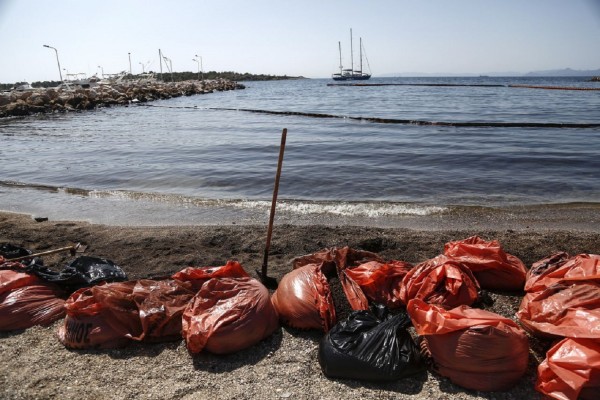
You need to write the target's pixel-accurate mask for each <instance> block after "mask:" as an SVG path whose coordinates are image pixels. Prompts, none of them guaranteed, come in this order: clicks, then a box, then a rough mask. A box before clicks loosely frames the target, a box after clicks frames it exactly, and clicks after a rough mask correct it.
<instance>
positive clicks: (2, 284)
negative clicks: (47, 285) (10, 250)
mask: <svg viewBox="0 0 600 400" xmlns="http://www.w3.org/2000/svg"><path fill="white" fill-rule="evenodd" d="M2 261H3V259H2V256H0V295H1V294H4V293H6V292H10V291H11V290H15V289H18V288H20V287H23V286H29V285H38V284H40V283H42V280H41V279H39V278H38V277H37V276H35V275H33V274H29V273H27V272H26V271H25V266H23V265H21V264H19V263H10V264H9V263H3V262H2Z"/></svg>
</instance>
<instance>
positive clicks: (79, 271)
mask: <svg viewBox="0 0 600 400" xmlns="http://www.w3.org/2000/svg"><path fill="white" fill-rule="evenodd" d="M30 254H31V251H29V250H27V249H25V248H22V247H18V246H14V245H12V244H9V243H4V244H1V245H0V331H6V330H15V329H26V328H30V327H32V326H35V325H42V326H48V325H50V324H52V323H53V322H55V321H57V320H59V319H61V318H63V317H64V316H65V313H66V309H65V300H66V299H67V297H68V296H69V294H70V293H71V292H72V291H73V290H75V289H77V288H80V287H84V286H89V285H94V284H97V283H99V282H112V281H120V280H124V279H126V275H125V273H124V272H123V270H122V269H121V268H120V267H119V266H117V265H115V264H114V263H113V262H112V261H109V260H105V259H102V258H97V257H85V256H83V257H78V258H76V259H75V260H73V261H72V262H71V263H70V264H68V265H66V266H65V267H64V269H63V270H62V271H61V272H54V271H52V270H50V269H48V268H46V267H45V266H44V264H43V260H42V259H41V258H39V257H31V258H26V259H24V260H19V261H12V260H13V259H20V258H22V257H26V256H28V255H30Z"/></svg>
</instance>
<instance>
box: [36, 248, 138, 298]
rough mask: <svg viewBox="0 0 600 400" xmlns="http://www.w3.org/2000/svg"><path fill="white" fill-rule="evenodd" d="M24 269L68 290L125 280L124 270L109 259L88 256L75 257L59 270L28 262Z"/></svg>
mask: <svg viewBox="0 0 600 400" xmlns="http://www.w3.org/2000/svg"><path fill="white" fill-rule="evenodd" d="M26 270H27V272H30V273H33V274H35V275H37V276H38V277H39V278H41V279H43V280H45V281H47V282H52V283H55V284H57V285H58V286H60V287H61V288H63V289H65V290H67V291H69V292H73V291H75V290H77V289H80V288H83V287H87V286H93V285H97V284H99V283H101V282H107V283H110V282H123V281H126V280H127V275H126V274H125V272H123V270H122V269H121V267H119V266H118V265H116V264H115V263H114V262H112V261H111V260H107V259H105V258H99V257H90V256H81V257H77V258H76V259H75V260H73V261H72V262H71V263H70V264H68V265H67V266H66V267H65V268H64V269H63V270H62V271H60V272H56V271H52V270H51V269H49V268H47V267H44V266H43V265H40V264H30V265H28V266H27V268H26Z"/></svg>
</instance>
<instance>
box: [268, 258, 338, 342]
mask: <svg viewBox="0 0 600 400" xmlns="http://www.w3.org/2000/svg"><path fill="white" fill-rule="evenodd" d="M272 302H273V306H274V307H275V309H276V310H277V313H278V314H279V318H280V320H281V321H282V322H283V323H284V324H286V325H289V326H291V327H293V328H298V329H321V330H323V331H325V332H327V331H329V329H331V327H332V326H333V325H334V324H335V323H336V314H335V306H334V304H333V297H332V295H331V288H330V287H329V283H328V282H327V278H326V277H325V274H323V272H322V270H321V265H318V264H308V265H305V266H303V267H299V268H297V269H294V270H293V271H291V272H288V273H287V274H285V275H284V276H283V278H281V281H280V282H279V286H278V287H277V290H276V291H275V292H274V293H273V297H272Z"/></svg>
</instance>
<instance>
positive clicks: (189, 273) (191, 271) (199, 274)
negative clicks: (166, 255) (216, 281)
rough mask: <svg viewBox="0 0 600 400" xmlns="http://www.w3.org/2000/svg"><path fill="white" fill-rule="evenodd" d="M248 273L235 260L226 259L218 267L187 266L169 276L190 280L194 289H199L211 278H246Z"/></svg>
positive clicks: (184, 280) (185, 280)
mask: <svg viewBox="0 0 600 400" xmlns="http://www.w3.org/2000/svg"><path fill="white" fill-rule="evenodd" d="M249 276H250V275H248V273H247V272H246V271H245V270H244V268H243V267H242V265H241V264H240V263H239V262H237V261H227V263H226V264H225V265H223V266H220V267H188V268H185V269H183V270H181V271H179V272H177V273H175V274H173V275H172V276H171V278H172V279H177V280H180V281H183V282H190V283H191V284H192V286H193V289H194V290H195V291H198V290H200V288H201V287H202V285H203V284H204V282H206V281H208V280H209V279H212V278H247V277H249Z"/></svg>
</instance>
